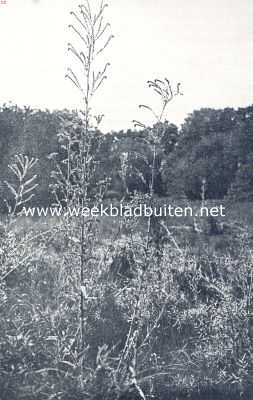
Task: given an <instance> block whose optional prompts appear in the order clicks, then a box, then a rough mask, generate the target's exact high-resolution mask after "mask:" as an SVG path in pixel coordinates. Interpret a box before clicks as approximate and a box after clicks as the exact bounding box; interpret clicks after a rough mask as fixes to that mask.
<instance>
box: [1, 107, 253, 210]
mask: <svg viewBox="0 0 253 400" xmlns="http://www.w3.org/2000/svg"><path fill="white" fill-rule="evenodd" d="M63 121H67V124H68V126H71V129H72V130H74V131H75V132H77V133H78V129H79V130H80V129H82V126H81V124H79V125H78V124H76V114H75V112H70V111H68V110H63V111H54V112H50V111H48V110H46V111H41V110H33V109H31V108H28V107H26V108H19V107H18V106H14V105H4V106H2V107H1V109H0V152H1V160H0V168H1V186H0V190H1V193H0V195H1V200H2V205H3V199H4V198H6V196H7V194H6V187H5V185H4V183H3V182H4V181H5V180H9V181H11V180H12V179H13V178H12V176H11V174H10V172H9V170H8V163H9V162H10V160H11V158H12V157H13V156H14V154H16V153H23V154H27V155H28V156H32V157H36V158H38V160H39V162H38V164H37V167H36V171H35V173H36V174H37V175H38V181H39V187H38V189H37V192H38V193H37V196H36V202H37V203H38V202H39V203H40V204H48V203H49V202H51V201H52V196H51V194H50V191H49V183H50V179H51V178H50V176H51V172H52V170H53V168H54V165H53V159H52V158H51V157H50V154H52V153H56V154H58V159H60V158H61V157H63V156H64V154H63V153H64V151H63V149H62V147H61V143H60V142H59V135H61V132H62V129H63ZM77 125H78V126H77ZM155 128H156V127H153V128H151V129H155ZM160 132H161V134H160V137H159V138H158V142H157V156H156V165H155V187H154V189H155V192H156V194H157V195H159V196H164V195H167V196H172V197H173V196H174V197H178V196H187V197H188V198H189V199H199V198H200V196H201V185H202V182H203V179H205V181H206V197H207V198H212V199H215V198H216V199H218V198H219V199H222V198H224V197H225V196H227V195H229V196H231V197H232V198H233V199H240V200H241V199H247V200H252V199H253V195H252V183H253V168H252V154H253V106H250V107H247V108H239V109H238V110H235V109H233V108H225V109H222V110H214V109H209V108H203V109H201V110H198V111H194V112H193V113H192V114H190V115H189V116H188V117H187V118H186V120H185V122H184V124H183V125H182V127H181V129H180V130H179V129H178V128H177V127H176V125H174V124H171V123H169V122H165V123H164V124H163V129H162V130H160ZM92 146H93V149H94V152H96V161H97V166H96V174H95V179H96V180H99V179H104V178H107V179H108V181H109V193H111V196H115V197H116V196H119V197H123V196H125V195H128V194H130V193H133V192H134V191H139V192H147V191H148V187H149V184H150V179H151V160H152V143H151V142H150V140H149V134H148V130H140V131H138V130H128V131H127V132H123V131H119V132H111V133H108V134H101V132H99V131H98V130H96V132H95V134H94V140H93V143H92Z"/></svg>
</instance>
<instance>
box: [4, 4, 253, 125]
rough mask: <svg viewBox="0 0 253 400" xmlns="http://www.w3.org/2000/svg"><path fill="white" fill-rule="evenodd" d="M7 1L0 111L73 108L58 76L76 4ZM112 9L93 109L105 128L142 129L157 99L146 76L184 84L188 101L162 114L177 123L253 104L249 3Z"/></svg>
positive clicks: (72, 96)
mask: <svg viewBox="0 0 253 400" xmlns="http://www.w3.org/2000/svg"><path fill="white" fill-rule="evenodd" d="M6 1H7V4H5V5H4V4H2V5H1V4H0V33H1V35H0V48H1V59H0V104H2V103H4V102H9V101H12V102H13V103H17V104H18V105H20V106H21V105H30V106H32V107H35V108H49V109H60V108H65V107H67V108H71V109H72V108H79V107H80V104H81V103H80V97H79V94H78V93H77V90H76V89H75V88H74V87H73V86H71V84H70V83H69V82H68V81H67V80H66V79H65V78H64V76H65V72H66V69H67V67H68V66H70V65H71V59H70V58H69V57H68V56H67V51H66V47H67V42H68V41H69V40H70V33H69V31H68V29H67V25H68V24H69V23H70V22H71V17H70V15H69V11H71V10H72V9H73V10H74V9H76V6H77V5H78V4H79V3H80V1H81V0H79V1H76V0H6ZM98 1H99V0H91V4H92V5H96V4H98ZM108 2H109V8H108V9H107V11H106V17H107V19H108V20H109V22H110V23H111V25H112V32H113V34H114V35H115V39H114V40H113V42H112V43H111V47H110V49H108V51H107V58H106V61H110V63H111V67H110V70H109V74H108V80H107V82H106V83H105V85H104V86H103V88H102V89H101V91H100V92H99V95H98V97H97V102H96V110H97V112H101V113H103V114H105V119H104V122H103V125H102V128H103V129H102V130H104V131H108V130H112V129H115V130H116V129H127V128H129V127H132V123H131V121H132V120H133V119H138V120H142V121H144V122H148V120H149V118H148V115H147V114H146V113H145V112H143V111H141V110H139V109H138V104H140V103H145V104H150V105H151V104H153V103H154V102H155V98H154V97H153V95H152V93H151V92H150V91H149V90H148V88H147V85H146V81H147V80H148V79H154V78H164V77H167V78H169V79H170V80H171V82H172V83H173V82H174V83H175V84H176V83H177V82H179V81H180V82H181V83H182V90H183V92H184V96H182V97H181V96H180V97H178V98H176V99H175V101H174V102H173V103H171V104H170V107H169V109H168V119H169V120H170V121H172V122H175V123H177V124H179V123H181V122H182V121H183V120H184V118H185V117H186V116H187V114H188V113H190V112H192V111H193V110H194V109H199V108H201V107H216V108H219V107H227V106H230V107H236V108H237V107H239V106H247V105H250V104H252V103H253V1H252V0H108ZM0 3H1V2H0ZM154 104H156V102H155V103H154Z"/></svg>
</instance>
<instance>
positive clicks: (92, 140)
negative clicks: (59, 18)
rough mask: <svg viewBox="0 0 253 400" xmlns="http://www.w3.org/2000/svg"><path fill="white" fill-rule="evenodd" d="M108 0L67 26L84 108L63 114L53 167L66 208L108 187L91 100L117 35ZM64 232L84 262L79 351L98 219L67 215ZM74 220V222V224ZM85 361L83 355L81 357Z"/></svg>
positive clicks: (86, 7)
mask: <svg viewBox="0 0 253 400" xmlns="http://www.w3.org/2000/svg"><path fill="white" fill-rule="evenodd" d="M106 8H107V4H105V3H104V1H102V2H101V4H100V6H99V7H98V9H97V10H96V11H94V10H93V9H92V7H91V3H90V2H89V1H88V0H86V1H85V2H84V3H83V4H81V5H79V7H78V8H77V10H76V11H72V12H71V13H70V14H71V17H72V18H73V22H72V23H71V24H70V25H69V29H70V32H71V34H73V35H74V36H73V43H68V52H69V53H70V54H71V56H72V59H73V62H74V65H75V67H73V68H72V67H69V68H68V70H67V74H66V78H67V79H68V80H69V81H70V82H71V83H72V84H73V86H74V87H75V88H76V89H77V90H78V91H79V93H80V96H81V110H80V111H77V112H75V113H74V115H73V118H72V119H70V120H69V119H65V118H62V122H63V123H62V130H61V132H60V133H59V135H58V137H59V142H60V146H61V148H62V150H63V153H64V157H63V160H61V161H60V162H58V164H57V167H56V170H55V171H54V172H53V175H54V179H55V184H54V185H53V186H54V193H55V194H57V193H58V194H59V193H60V197H59V196H58V203H59V204H61V205H62V203H64V206H66V207H67V209H68V207H74V206H79V207H80V206H81V207H84V206H88V205H90V203H92V205H96V204H97V203H98V202H100V201H101V200H102V198H103V193H104V190H105V188H106V186H107V182H106V179H105V180H102V181H98V182H97V181H96V176H95V173H96V168H97V164H98V162H99V161H98V158H97V156H96V154H97V151H98V148H99V135H98V127H99V125H100V123H101V121H102V118H103V114H99V115H94V113H93V109H92V100H93V98H94V96H95V94H96V93H97V91H98V89H99V88H101V86H102V84H103V82H104V81H105V80H106V78H107V75H106V74H107V70H108V67H109V65H110V64H109V63H108V62H106V63H104V64H103V66H102V68H99V67H98V65H97V62H98V61H99V58H100V56H101V55H102V54H103V52H104V51H105V49H106V48H107V46H108V45H109V43H110V42H111V40H112V38H113V36H112V35H111V34H110V33H109V32H110V24H109V23H107V22H105V20H104V14H105V9H106ZM65 222H67V223H66V224H65V228H66V229H65V232H67V235H68V238H69V239H70V240H71V241H72V246H74V248H72V250H73V252H74V254H75V255H76V256H77V257H78V260H77V261H76V262H77V263H78V264H79V267H80V282H79V290H80V341H79V343H80V347H81V349H80V351H81V352H82V351H83V350H84V347H85V338H84V329H85V315H84V310H85V301H86V295H85V290H84V289H85V270H86V268H87V266H88V265H89V263H90V260H91V259H92V258H93V257H94V255H93V253H94V250H95V243H96V226H97V221H96V220H95V219H93V220H87V219H86V218H85V217H84V216H80V218H79V220H78V221H76V220H75V221H70V219H69V217H68V215H67V220H66V221H65ZM72 222H73V223H72ZM80 361H81V362H82V359H80Z"/></svg>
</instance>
